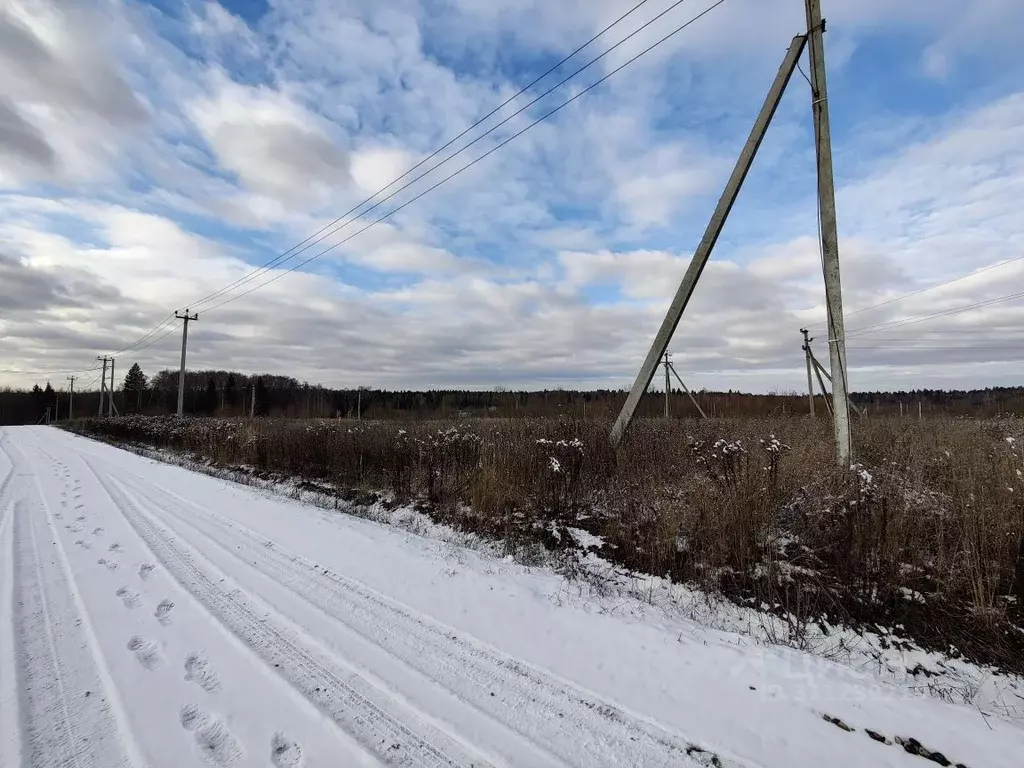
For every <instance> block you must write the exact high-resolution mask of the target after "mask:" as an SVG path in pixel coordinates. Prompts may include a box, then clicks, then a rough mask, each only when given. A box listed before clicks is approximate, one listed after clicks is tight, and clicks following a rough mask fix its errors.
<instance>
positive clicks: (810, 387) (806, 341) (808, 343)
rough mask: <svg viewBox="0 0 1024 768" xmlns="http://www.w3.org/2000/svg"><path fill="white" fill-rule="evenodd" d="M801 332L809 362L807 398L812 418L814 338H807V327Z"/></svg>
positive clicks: (805, 354)
mask: <svg viewBox="0 0 1024 768" xmlns="http://www.w3.org/2000/svg"><path fill="white" fill-rule="evenodd" d="M800 333H802V334H803V335H804V346H803V350H804V362H805V363H806V364H807V399H808V400H809V401H810V405H811V418H814V383H813V381H812V380H811V342H812V341H814V339H809V338H807V329H806V328H801V329H800Z"/></svg>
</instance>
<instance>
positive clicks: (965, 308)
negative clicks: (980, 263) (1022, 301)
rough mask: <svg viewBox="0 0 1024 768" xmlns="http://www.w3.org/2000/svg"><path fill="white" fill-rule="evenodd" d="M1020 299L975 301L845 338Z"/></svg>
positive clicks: (1022, 293) (859, 330) (1016, 295)
mask: <svg viewBox="0 0 1024 768" xmlns="http://www.w3.org/2000/svg"><path fill="white" fill-rule="evenodd" d="M1021 297H1024V291H1020V292H1018V293H1011V294H1009V295H1007V296H999V297H997V298H994V299H987V300H985V301H977V302H974V303H973V304H967V305H966V306H963V307H953V308H952V309H946V310H943V311H941V312H934V313H932V314H930V315H924V316H922V317H912V318H907V319H905V320H894V321H892V322H889V323H878V324H876V325H869V326H866V327H864V328H857V329H855V330H853V331H850V332H849V333H847V338H851V337H856V336H864V335H867V334H869V333H880V332H881V331H883V330H889V329H892V328H902V327H903V326H905V325H916V324H917V323H923V322H925V321H927V320H934V319H935V318H939V317H948V316H950V315H956V314H959V313H961V312H967V311H969V310H972V309H981V308H983V307H989V306H992V305H993V304H1001V303H1003V302H1006V301H1012V300H1013V299H1019V298H1021Z"/></svg>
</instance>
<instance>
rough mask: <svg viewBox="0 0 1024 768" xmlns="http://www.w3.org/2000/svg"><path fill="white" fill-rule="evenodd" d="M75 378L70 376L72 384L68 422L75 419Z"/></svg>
mask: <svg viewBox="0 0 1024 768" xmlns="http://www.w3.org/2000/svg"><path fill="white" fill-rule="evenodd" d="M76 378H77V377H75V376H68V381H70V382H71V389H70V390H69V391H68V421H71V420H72V419H73V418H75V379H76Z"/></svg>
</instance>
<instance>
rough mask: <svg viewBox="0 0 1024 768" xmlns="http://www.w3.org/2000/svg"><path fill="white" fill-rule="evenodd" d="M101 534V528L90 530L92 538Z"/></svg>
mask: <svg viewBox="0 0 1024 768" xmlns="http://www.w3.org/2000/svg"><path fill="white" fill-rule="evenodd" d="M101 533H103V529H102V528H93V529H92V535H93V536H99V535H100V534H101Z"/></svg>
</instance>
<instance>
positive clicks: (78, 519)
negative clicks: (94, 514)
mask: <svg viewBox="0 0 1024 768" xmlns="http://www.w3.org/2000/svg"><path fill="white" fill-rule="evenodd" d="M75 520H77V521H78V522H82V521H83V520H85V515H79V516H78V517H76V518H75Z"/></svg>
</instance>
